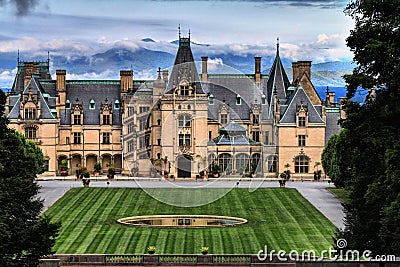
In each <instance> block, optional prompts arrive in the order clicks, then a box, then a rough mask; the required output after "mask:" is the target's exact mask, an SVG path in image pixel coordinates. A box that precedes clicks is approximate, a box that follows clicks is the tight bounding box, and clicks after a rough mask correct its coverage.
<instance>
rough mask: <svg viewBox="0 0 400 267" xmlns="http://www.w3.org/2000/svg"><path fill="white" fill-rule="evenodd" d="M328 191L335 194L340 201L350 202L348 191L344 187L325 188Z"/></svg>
mask: <svg viewBox="0 0 400 267" xmlns="http://www.w3.org/2000/svg"><path fill="white" fill-rule="evenodd" d="M327 189H328V190H329V192H331V193H332V194H334V195H335V196H337V197H338V198H339V199H340V200H341V201H342V202H344V203H349V202H350V197H349V191H347V190H346V189H344V188H327Z"/></svg>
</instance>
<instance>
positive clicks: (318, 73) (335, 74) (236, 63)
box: [0, 38, 354, 88]
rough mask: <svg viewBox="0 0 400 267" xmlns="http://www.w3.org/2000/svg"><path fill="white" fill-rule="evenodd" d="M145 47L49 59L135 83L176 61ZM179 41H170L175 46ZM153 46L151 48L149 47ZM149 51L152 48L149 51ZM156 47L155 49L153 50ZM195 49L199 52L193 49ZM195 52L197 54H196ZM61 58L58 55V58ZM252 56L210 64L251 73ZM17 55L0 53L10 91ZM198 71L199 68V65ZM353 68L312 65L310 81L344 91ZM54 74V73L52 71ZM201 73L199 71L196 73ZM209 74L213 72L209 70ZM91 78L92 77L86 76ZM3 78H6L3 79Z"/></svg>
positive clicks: (265, 66) (228, 56)
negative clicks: (130, 73) (128, 75)
mask: <svg viewBox="0 0 400 267" xmlns="http://www.w3.org/2000/svg"><path fill="white" fill-rule="evenodd" d="M142 41H143V42H146V43H148V44H149V45H146V47H147V48H144V47H140V45H139V48H136V49H131V48H127V47H115V48H112V49H108V50H106V51H104V52H100V53H95V54H93V55H83V54H78V53H76V54H74V55H68V56H64V55H63V54H62V53H58V55H54V54H53V55H51V54H50V55H51V65H52V66H53V67H54V69H66V70H67V73H69V74H75V77H77V78H79V77H94V78H96V79H118V77H119V71H120V70H122V69H131V68H132V69H133V70H134V72H135V77H136V78H138V79H144V78H150V77H153V78H154V77H155V76H156V74H157V72H156V71H157V69H158V67H160V68H162V69H166V68H170V67H171V66H172V64H173V62H174V59H175V52H164V51H158V50H156V49H159V50H163V47H165V46H163V45H162V44H160V43H158V42H155V41H154V40H153V39H151V38H144V39H142ZM177 42H178V41H173V42H172V43H173V44H177ZM152 43H154V45H153V44H152ZM203 46H210V45H208V44H196V43H193V53H194V57H195V60H196V61H199V62H200V61H201V56H203V55H207V49H204V47H203ZM149 47H153V48H152V49H151V48H149ZM154 47H157V48H154ZM196 47H197V48H198V49H196ZM168 51H176V50H175V49H174V48H173V47H172V49H171V47H169V50H168ZM196 51H197V53H198V54H196ZM60 54H61V55H60ZM254 56H256V55H255V54H251V53H249V54H244V55H236V54H233V53H216V54H212V53H211V54H210V55H209V60H210V62H219V63H221V62H223V64H224V65H227V66H229V67H231V68H233V69H235V70H237V71H239V72H242V73H253V72H254ZM16 57H17V55H16V54H15V53H0V74H2V73H6V74H3V75H2V76H0V77H2V79H1V80H0V87H3V88H4V87H7V88H8V87H10V86H11V84H12V80H13V77H11V76H12V75H13V74H12V73H11V70H13V69H15V68H16V65H17V64H16V61H17V58H16ZM24 57H25V58H24V60H42V61H43V60H46V59H47V57H46V58H38V57H37V56H35V55H32V56H31V57H30V58H29V56H27V55H26V54H25V55H24ZM274 59H275V57H274V56H264V57H263V58H262V65H261V70H262V73H264V74H269V71H270V68H271V67H272V64H273V62H274ZM281 59H282V63H283V65H284V66H285V67H286V70H287V74H288V76H289V79H291V77H292V70H291V66H292V64H291V63H292V61H291V60H289V59H286V58H281ZM199 67H200V65H199ZM353 67H354V65H353V64H352V63H351V62H326V63H319V64H313V65H312V74H311V79H312V81H313V83H314V85H315V86H333V87H343V86H344V81H343V79H342V76H343V75H344V74H348V73H350V72H351V70H352V68H353ZM52 71H54V70H52ZM198 71H199V72H200V71H201V70H200V69H199V70H198ZM209 71H210V72H212V71H213V70H212V68H211V67H210V68H209ZM86 74H91V75H86ZM4 76H7V77H6V78H4Z"/></svg>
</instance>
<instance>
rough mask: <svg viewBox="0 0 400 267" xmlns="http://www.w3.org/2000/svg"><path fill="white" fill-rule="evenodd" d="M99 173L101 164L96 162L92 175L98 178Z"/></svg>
mask: <svg viewBox="0 0 400 267" xmlns="http://www.w3.org/2000/svg"><path fill="white" fill-rule="evenodd" d="M100 173H101V163H100V162H96V163H95V164H94V172H93V174H94V176H99V175H100Z"/></svg>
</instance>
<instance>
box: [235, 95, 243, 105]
mask: <svg viewBox="0 0 400 267" xmlns="http://www.w3.org/2000/svg"><path fill="white" fill-rule="evenodd" d="M241 104H242V97H241V96H240V95H239V94H237V95H236V105H241Z"/></svg>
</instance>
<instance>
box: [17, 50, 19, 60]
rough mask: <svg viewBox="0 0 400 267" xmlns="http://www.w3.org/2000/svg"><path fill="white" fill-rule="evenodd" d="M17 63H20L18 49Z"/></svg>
mask: <svg viewBox="0 0 400 267" xmlns="http://www.w3.org/2000/svg"><path fill="white" fill-rule="evenodd" d="M17 61H18V63H19V49H18V56H17Z"/></svg>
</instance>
